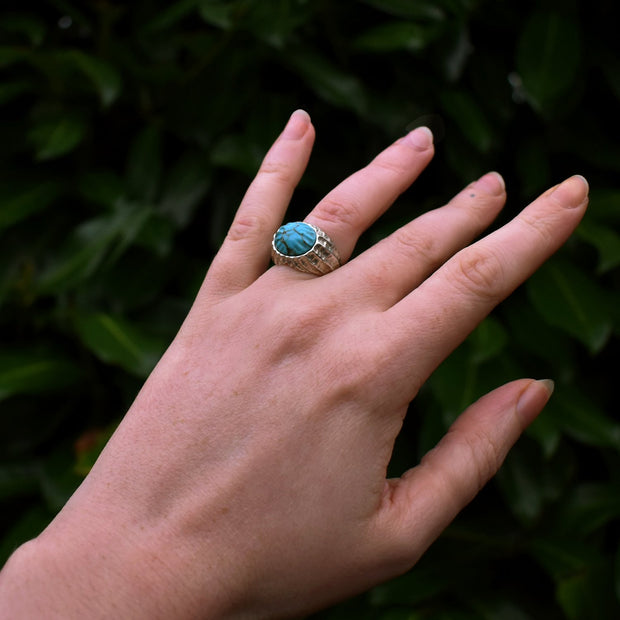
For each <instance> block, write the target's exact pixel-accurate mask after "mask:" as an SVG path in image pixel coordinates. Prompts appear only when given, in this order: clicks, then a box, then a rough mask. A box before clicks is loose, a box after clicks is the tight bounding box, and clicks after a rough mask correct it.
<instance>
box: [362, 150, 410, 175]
mask: <svg viewBox="0 0 620 620" xmlns="http://www.w3.org/2000/svg"><path fill="white" fill-rule="evenodd" d="M370 165H371V166H372V167H373V168H375V169H378V170H381V171H382V172H386V173H388V174H390V175H392V176H395V177H400V176H402V175H403V174H404V173H405V172H406V171H407V169H406V168H405V166H403V164H402V162H401V161H400V160H395V159H392V158H391V157H388V156H387V154H383V155H379V156H378V157H377V158H375V160H374V161H373V162H372V163H371V164H370Z"/></svg>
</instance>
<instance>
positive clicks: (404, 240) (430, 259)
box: [395, 228, 440, 264]
mask: <svg viewBox="0 0 620 620" xmlns="http://www.w3.org/2000/svg"><path fill="white" fill-rule="evenodd" d="M395 237H396V245H397V251H400V252H402V253H403V254H404V255H405V256H407V257H412V258H416V259H417V258H421V259H422V260H423V261H425V262H427V263H430V264H435V263H437V262H438V260H439V255H440V251H439V243H438V241H437V237H435V236H433V235H428V234H415V232H414V231H413V230H408V229H407V228H403V229H402V230H400V231H398V232H397V233H396V235H395Z"/></svg>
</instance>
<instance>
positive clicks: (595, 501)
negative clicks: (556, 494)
mask: <svg viewBox="0 0 620 620" xmlns="http://www.w3.org/2000/svg"><path fill="white" fill-rule="evenodd" d="M618 520H620V493H618V486H617V484H612V483H583V484H580V485H578V486H577V487H574V488H572V489H571V492H570V495H569V496H568V497H567V499H566V501H565V502H564V503H563V504H562V506H561V507H560V510H559V512H558V517H557V523H558V526H557V527H558V531H559V532H560V533H561V532H566V533H567V534H568V535H571V534H573V535H574V534H586V535H587V534H590V533H592V532H595V531H596V530H599V529H600V528H602V527H604V526H605V525H608V524H611V523H613V522H618Z"/></svg>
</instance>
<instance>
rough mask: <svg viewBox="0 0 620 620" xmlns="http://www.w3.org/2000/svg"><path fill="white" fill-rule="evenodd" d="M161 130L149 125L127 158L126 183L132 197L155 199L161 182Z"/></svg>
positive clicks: (147, 199)
mask: <svg viewBox="0 0 620 620" xmlns="http://www.w3.org/2000/svg"><path fill="white" fill-rule="evenodd" d="M161 142H162V138H161V131H160V130H159V128H158V127H156V126H154V125H150V126H147V127H146V128H145V129H143V130H142V131H141V132H140V133H139V134H138V135H137V136H136V138H135V140H134V142H133V144H132V146H131V149H130V151H129V156H128V159H127V173H126V185H127V193H128V195H129V197H130V198H138V199H139V200H141V201H143V202H147V203H148V202H152V201H154V200H155V197H156V195H157V192H158V190H159V185H160V182H161V171H162V152H161V148H162V146H161Z"/></svg>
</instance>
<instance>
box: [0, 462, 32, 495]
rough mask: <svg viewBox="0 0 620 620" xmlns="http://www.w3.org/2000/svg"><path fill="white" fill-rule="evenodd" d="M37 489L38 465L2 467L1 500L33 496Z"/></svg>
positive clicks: (17, 464) (0, 480)
mask: <svg viewBox="0 0 620 620" xmlns="http://www.w3.org/2000/svg"><path fill="white" fill-rule="evenodd" d="M37 487H38V479H37V466H36V464H34V463H8V464H3V465H0V500H6V499H8V498H12V497H20V496H24V495H32V494H33V493H34V492H35V491H36V490H37Z"/></svg>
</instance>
